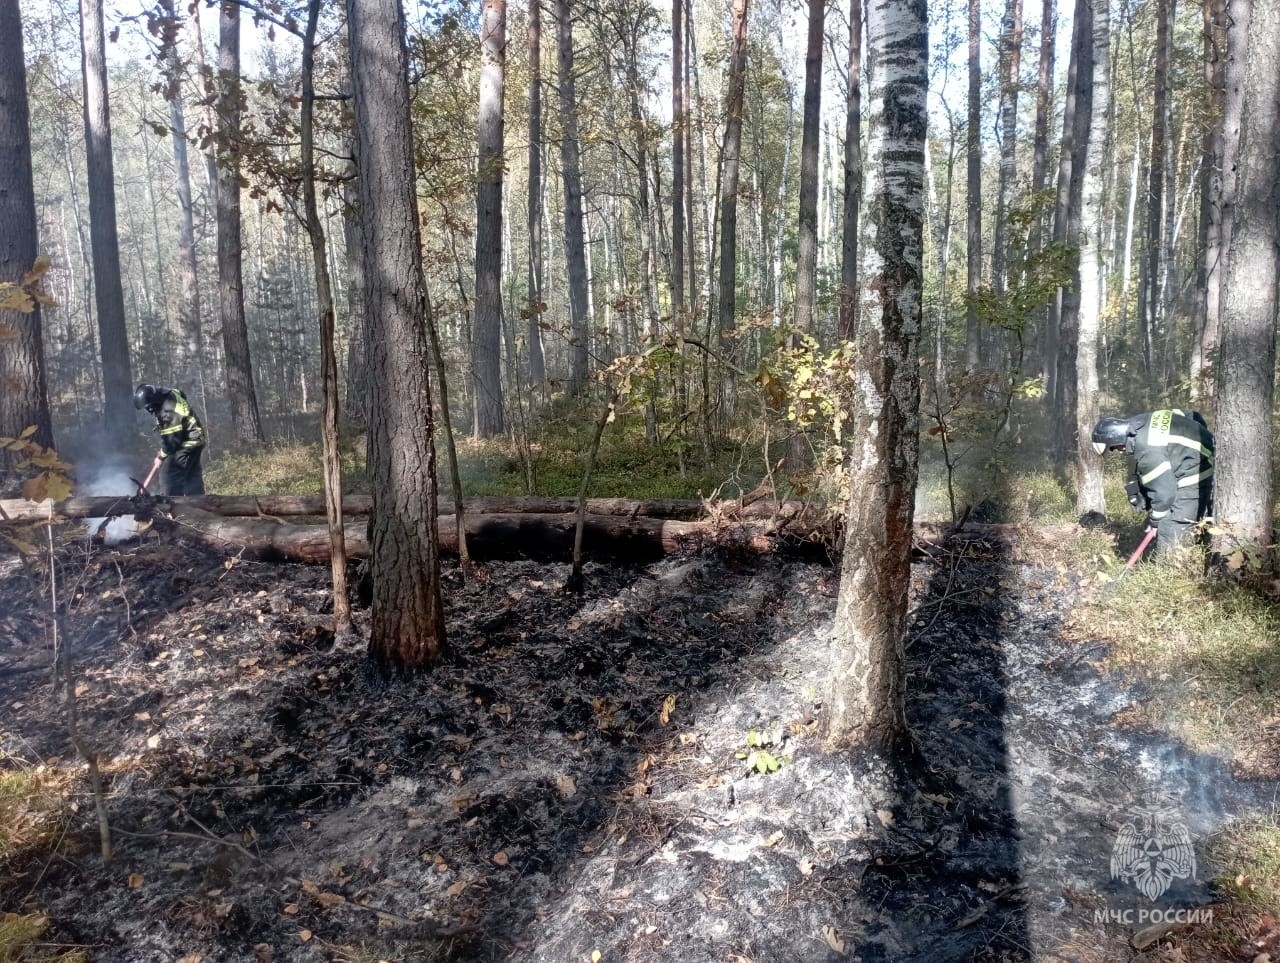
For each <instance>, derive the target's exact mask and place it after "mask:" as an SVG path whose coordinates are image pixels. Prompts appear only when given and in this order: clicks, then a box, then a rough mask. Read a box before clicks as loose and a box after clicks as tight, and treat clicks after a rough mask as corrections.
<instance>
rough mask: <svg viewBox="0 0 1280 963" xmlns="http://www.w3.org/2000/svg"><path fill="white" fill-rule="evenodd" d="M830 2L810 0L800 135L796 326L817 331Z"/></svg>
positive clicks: (800, 328) (804, 329) (802, 329)
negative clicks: (822, 135)
mask: <svg viewBox="0 0 1280 963" xmlns="http://www.w3.org/2000/svg"><path fill="white" fill-rule="evenodd" d="M825 13H826V0H809V37H808V43H807V44H806V47H805V56H804V107H803V112H802V114H801V118H802V119H801V122H800V123H801V134H800V217H799V232H798V234H797V237H796V308H795V312H796V313H795V325H796V327H797V328H798V329H799V330H801V331H806V332H808V331H812V330H813V301H814V297H815V296H816V291H817V273H818V141H819V131H818V124H819V122H820V121H821V118H822V36H823V28H824V18H825Z"/></svg>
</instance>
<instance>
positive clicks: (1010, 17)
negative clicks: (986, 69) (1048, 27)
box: [991, 0, 1022, 293]
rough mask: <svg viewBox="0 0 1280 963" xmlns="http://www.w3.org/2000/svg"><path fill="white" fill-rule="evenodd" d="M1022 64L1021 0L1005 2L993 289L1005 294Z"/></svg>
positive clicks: (992, 263)
mask: <svg viewBox="0 0 1280 963" xmlns="http://www.w3.org/2000/svg"><path fill="white" fill-rule="evenodd" d="M1021 64H1022V0H1006V2H1005V8H1004V18H1003V19H1002V20H1001V22H1000V179H999V182H998V184H997V187H996V223H995V228H994V230H995V233H994V236H993V237H992V241H991V286H992V288H993V289H994V290H995V291H996V292H997V293H999V292H1003V291H1004V288H1005V283H1006V280H1007V278H1006V277H1005V273H1006V271H1007V269H1008V268H1007V265H1008V263H1009V251H1008V247H1009V203H1010V201H1009V195H1010V193H1011V192H1012V191H1013V179H1014V176H1015V175H1016V174H1017V166H1016V161H1017V145H1018V141H1017V137H1018V72H1019V69H1020V67H1021Z"/></svg>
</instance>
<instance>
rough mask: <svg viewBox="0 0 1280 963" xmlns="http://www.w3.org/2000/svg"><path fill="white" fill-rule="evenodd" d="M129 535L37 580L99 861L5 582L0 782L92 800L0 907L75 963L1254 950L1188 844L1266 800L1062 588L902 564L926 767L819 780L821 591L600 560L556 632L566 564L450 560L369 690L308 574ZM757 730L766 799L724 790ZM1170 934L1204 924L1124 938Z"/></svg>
mask: <svg viewBox="0 0 1280 963" xmlns="http://www.w3.org/2000/svg"><path fill="white" fill-rule="evenodd" d="M151 538H152V539H153V540H150V541H146V542H144V543H143V544H141V545H136V546H133V547H129V548H126V549H106V548H98V547H95V548H92V549H90V548H89V547H88V546H87V545H86V544H85V543H84V541H83V540H82V541H80V542H78V543H76V544H75V545H74V546H72V547H69V548H67V549H66V550H65V551H64V553H63V555H62V557H61V561H60V565H59V574H60V586H61V592H62V597H63V598H64V599H66V600H68V601H67V603H66V604H67V615H66V618H65V620H64V644H66V645H67V646H68V651H70V652H71V653H72V654H73V656H74V661H75V663H76V667H77V669H76V671H77V672H78V674H79V679H80V681H79V684H78V687H77V689H78V692H79V696H78V699H77V705H78V709H79V713H80V716H81V727H82V730H83V732H84V733H85V734H86V737H87V738H88V740H89V741H90V742H91V743H92V744H93V745H94V746H95V747H96V748H97V750H98V751H99V752H100V753H101V758H102V760H103V767H104V774H105V778H106V781H107V786H108V800H107V804H108V810H109V816H110V821H111V825H112V828H113V830H114V840H115V857H114V859H113V861H112V862H111V863H110V864H109V865H107V866H104V865H103V863H102V860H101V857H100V854H99V851H98V840H97V832H96V821H95V818H94V815H93V803H92V799H91V797H90V795H89V793H88V788H87V781H86V780H85V779H84V778H83V772H84V767H83V766H82V765H81V764H80V763H79V762H78V761H77V760H76V759H75V755H74V752H73V750H72V749H71V747H70V744H69V741H68V737H67V735H66V727H65V723H64V721H63V720H64V718H65V705H64V700H62V699H61V698H59V697H58V696H57V694H56V693H55V691H54V688H53V686H52V682H51V672H50V669H49V665H50V661H51V651H50V639H51V633H50V626H49V620H48V618H47V617H46V616H45V614H44V613H45V612H46V610H47V608H48V602H47V600H46V598H45V597H44V595H43V590H42V583H41V582H40V580H39V578H38V576H37V575H36V574H35V573H34V572H29V571H27V570H24V569H22V568H21V567H20V566H18V565H17V564H16V563H15V562H8V563H3V565H4V567H3V573H4V575H3V581H2V582H0V584H3V602H2V603H0V740H2V743H0V748H3V754H0V765H3V766H5V767H8V768H28V767H36V766H43V767H44V769H43V771H44V772H48V773H52V772H56V771H58V770H60V769H63V768H66V767H71V768H72V769H73V770H74V771H76V772H78V773H80V776H79V777H78V779H77V780H76V781H75V791H74V792H73V793H72V794H71V795H70V796H69V797H68V800H67V807H66V809H65V811H64V812H62V813H61V814H60V817H59V825H58V829H57V832H56V834H55V835H54V836H53V837H51V839H50V840H49V841H47V842H46V844H44V845H41V846H40V847H38V848H35V847H33V848H32V849H31V850H29V851H23V852H18V853H14V854H11V855H10V857H9V859H8V860H7V861H6V863H5V864H4V866H3V870H2V872H0V885H2V886H3V889H0V911H8V910H23V911H36V910H39V911H42V912H45V913H47V914H48V915H49V916H50V918H51V919H52V921H53V924H52V929H51V931H50V939H51V941H52V942H53V943H56V944H59V945H63V946H76V947H80V948H82V949H83V951H84V952H85V953H86V955H87V957H88V958H89V959H91V960H95V961H120V963H142V961H173V960H183V961H187V963H195V961H203V963H214V961H242V960H243V961H258V960H274V961H319V960H350V961H365V960H368V961H373V960H449V961H471V960H474V961H491V960H513V961H521V963H533V961H546V963H569V961H587V960H592V959H595V958H596V956H595V954H596V953H598V954H599V957H598V958H599V959H601V960H603V961H649V960H664V961H665V960H672V961H682V963H703V961H707V963H711V961H716V963H727V961H736V963H767V961H776V963H784V961H805V963H808V961H828V960H829V961H837V960H851V959H858V960H863V961H868V963H870V961H878V960H886V961H894V960H922V961H925V960H927V961H935V960H936V961H949V960H957V961H959V960H1030V959H1036V960H1079V961H1095V960H1099V961H1100V960H1133V959H1143V960H1170V961H1173V960H1195V959H1203V960H1210V959H1213V960H1217V959H1222V960H1234V959H1243V960H1252V959H1254V957H1255V956H1256V955H1257V954H1258V953H1259V952H1260V947H1261V948H1269V946H1268V944H1267V942H1266V941H1268V940H1272V939H1280V933H1278V932H1277V931H1274V930H1273V929H1269V928H1268V927H1270V926H1271V923H1270V921H1269V918H1268V917H1266V916H1265V915H1263V916H1261V917H1257V916H1254V917H1247V918H1245V917H1240V916H1239V915H1238V914H1236V913H1235V912H1234V911H1232V910H1231V909H1230V908H1229V907H1227V906H1225V905H1223V904H1222V903H1221V902H1219V901H1218V896H1217V894H1216V893H1215V891H1214V888H1213V886H1212V884H1211V882H1210V881H1211V880H1212V878H1213V876H1214V874H1215V872H1216V867H1214V866H1213V865H1212V864H1210V862H1209V860H1208V857H1207V855H1206V849H1205V843H1206V841H1207V840H1208V838H1209V837H1210V836H1211V835H1212V834H1213V833H1215V832H1217V831H1218V830H1219V829H1220V828H1221V827H1222V826H1223V825H1224V824H1226V823H1227V822H1229V821H1230V820H1231V819H1233V818H1236V817H1240V816H1247V815H1251V814H1257V813H1266V812H1270V811H1272V808H1273V807H1274V806H1275V805H1276V799H1277V795H1276V794H1277V784H1276V783H1274V782H1266V781H1262V780H1255V781H1248V780H1242V779H1238V778H1237V777H1236V776H1235V775H1233V773H1232V769H1231V766H1230V764H1229V762H1228V761H1226V760H1224V759H1220V758H1217V757H1215V756H1209V755H1203V754H1197V753H1195V752H1192V751H1190V750H1189V749H1187V748H1186V747H1184V746H1182V745H1180V744H1178V743H1177V742H1176V741H1173V740H1171V739H1169V738H1168V737H1166V736H1164V735H1162V734H1161V733H1158V732H1152V731H1147V730H1142V729H1137V728H1134V727H1133V725H1132V724H1131V723H1128V722H1126V719H1127V718H1132V717H1133V716H1134V715H1135V713H1133V712H1131V711H1128V710H1130V709H1131V707H1133V706H1135V705H1138V704H1141V702H1142V701H1143V700H1144V699H1147V698H1150V693H1149V692H1147V691H1146V690H1145V689H1144V687H1143V686H1142V685H1141V684H1140V683H1138V682H1135V681H1132V680H1127V679H1125V678H1122V677H1120V676H1117V675H1114V674H1109V672H1108V670H1106V668H1105V667H1104V665H1103V660H1104V658H1105V656H1106V651H1105V648H1104V647H1103V646H1102V645H1100V644H1097V643H1094V642H1091V641H1090V640H1088V639H1083V640H1081V639H1075V638H1068V637H1067V633H1064V632H1063V631H1061V626H1062V624H1063V621H1064V617H1065V615H1066V613H1067V612H1068V611H1069V609H1070V607H1071V606H1072V605H1074V604H1076V603H1077V600H1078V599H1079V598H1081V597H1082V594H1083V593H1086V592H1091V591H1094V589H1092V588H1090V587H1089V584H1088V579H1087V578H1086V577H1085V576H1084V575H1080V574H1076V573H1073V572H1071V571H1069V570H1067V569H1066V568H1065V567H1063V566H1061V565H1058V566H1054V565H1053V564H1052V563H1050V562H1047V561H1045V560H1043V559H1041V560H1039V561H1037V560H1034V559H1031V558H1028V557H1026V556H1020V555H1018V554H1017V553H1015V552H1011V551H1010V550H1009V549H1007V548H1005V547H1002V546H1000V545H998V544H994V543H987V542H983V541H981V540H970V541H967V542H963V543H955V544H953V545H951V546H950V547H948V548H947V549H934V550H932V555H931V557H926V558H924V559H922V560H921V561H920V562H919V563H917V564H916V565H915V566H914V571H913V586H912V592H913V627H912V632H911V637H910V640H909V643H908V648H907V658H908V662H909V673H910V676H909V700H910V702H909V718H910V723H911V727H912V731H913V733H914V735H915V738H916V740H917V743H918V748H919V751H918V754H917V756H916V757H915V758H914V759H913V760H911V761H909V762H907V763H898V762H895V763H893V764H886V763H884V762H882V761H879V760H876V759H874V758H869V757H864V756H859V755H843V756H834V757H832V756H824V755H823V754H821V753H820V752H819V750H818V746H817V736H816V724H815V722H814V720H815V718H816V716H817V715H818V714H820V712H821V706H820V705H817V704H816V703H815V699H816V694H815V693H816V692H818V691H819V689H820V685H821V680H822V665H823V663H824V659H825V657H826V653H827V648H828V640H829V638H830V628H831V617H832V612H833V609H834V602H835V593H836V587H837V582H838V571H837V570H835V569H833V568H831V567H825V566H822V565H817V564H809V563H801V562H794V561H781V560H778V559H764V560H755V559H740V558H732V557H725V556H723V555H706V556H691V557H685V558H672V559H667V560H664V561H661V562H658V563H655V564H651V565H645V566H604V565H588V567H587V573H586V574H587V578H586V589H585V593H584V595H583V597H582V598H580V599H579V598H576V597H571V596H565V595H563V594H561V592H560V591H559V588H560V586H561V584H562V583H563V582H564V580H565V578H566V576H567V574H568V567H567V566H565V565H561V564H555V563H547V562H540V561H532V560H516V561H503V562H493V563H491V564H488V565H487V566H486V567H485V568H484V570H483V573H482V576H481V577H479V578H471V579H469V580H467V581H466V583H465V584H464V582H463V579H462V577H461V574H460V573H459V571H458V570H457V569H456V568H455V567H452V566H451V565H450V566H447V568H446V573H445V581H446V592H447V596H446V597H447V615H448V624H449V632H450V638H451V643H452V646H453V654H452V656H451V658H450V659H449V660H448V661H447V662H446V663H445V664H443V665H441V666H440V667H438V668H437V669H436V670H435V671H434V672H433V673H431V674H428V675H423V676H419V677H416V678H411V679H386V678H384V677H382V676H380V675H378V674H377V673H375V672H373V671H371V670H370V668H369V666H368V664H367V662H366V658H365V655H364V652H363V649H362V648H361V647H360V646H359V645H358V644H357V645H342V644H335V642H334V639H333V635H332V632H331V631H330V629H329V626H328V624H327V618H326V612H327V611H329V610H330V609H331V599H330V597H329V594H328V588H327V569H325V568H321V567H306V566H291V565H276V564H266V563H255V562H250V561H245V560H230V559H228V558H227V557H226V556H223V555H219V554H216V553H211V552H210V551H209V550H207V549H205V548H202V547H199V546H195V545H188V544H183V543H181V542H174V541H172V540H161V539H159V538H158V537H155V536H151ZM1087 574H1090V575H1091V574H1092V573H1087ZM360 617H361V618H362V617H363V614H360ZM359 627H360V626H359V625H358V628H359ZM749 733H754V734H756V737H758V738H755V741H756V742H764V743H765V745H764V746H763V748H764V750H765V751H766V752H767V753H768V754H769V756H770V757H772V758H773V759H776V760H777V761H779V762H780V763H781V765H780V767H779V768H778V769H777V770H776V771H773V772H768V773H761V772H757V771H755V770H754V769H749V768H748V761H749V760H747V759H746V758H744V756H745V755H746V754H747V753H749V752H750V750H751V748H752V747H751V746H749V745H748V741H749ZM750 761H755V760H750ZM766 762H767V760H766ZM764 768H768V766H767V765H765V766H764ZM1146 792H1157V793H1160V794H1161V795H1162V798H1163V801H1164V802H1163V804H1164V805H1165V806H1166V807H1169V808H1170V809H1171V810H1172V811H1173V812H1174V813H1175V814H1176V818H1177V819H1180V820H1181V821H1182V822H1183V823H1184V824H1185V825H1186V826H1187V827H1188V829H1189V830H1190V832H1191V833H1192V834H1193V836H1194V837H1195V840H1196V842H1195V849H1196V854H1197V864H1196V872H1195V874H1194V876H1192V877H1191V878H1189V879H1179V880H1176V881H1175V882H1174V884H1173V886H1172V888H1171V889H1169V891H1168V892H1166V893H1164V894H1162V895H1161V896H1160V898H1159V899H1157V900H1156V901H1154V902H1152V901H1150V900H1148V899H1147V898H1146V897H1145V896H1143V895H1141V894H1140V893H1139V892H1138V891H1137V889H1136V888H1135V887H1134V886H1133V885H1132V884H1131V883H1126V882H1123V881H1119V880H1113V879H1112V878H1111V871H1110V860H1111V854H1112V848H1113V845H1114V843H1115V841H1116V836H1117V832H1118V830H1119V829H1120V826H1121V824H1122V823H1123V822H1125V821H1127V820H1128V818H1129V817H1128V816H1127V815H1126V813H1128V812H1129V810H1130V809H1132V808H1133V807H1134V806H1136V805H1139V804H1140V803H1141V802H1142V801H1143V794H1144V793H1146ZM1177 909H1183V910H1196V909H1200V910H1201V911H1202V914H1201V916H1200V917H1199V919H1200V922H1198V923H1196V924H1194V925H1183V926H1177V927H1174V928H1172V929H1167V930H1161V929H1157V930H1156V931H1154V932H1152V931H1146V932H1140V931H1144V930H1146V929H1147V926H1148V924H1149V922H1150V912H1151V910H1161V911H1165V910H1177ZM1126 910H1130V911H1132V912H1131V913H1130V914H1129V919H1130V921H1129V922H1128V923H1126V922H1125V921H1124V920H1125V911H1126ZM1210 912H1213V913H1214V914H1215V922H1214V923H1213V924H1209V923H1207V922H1205V920H1206V919H1207V914H1208V913H1210ZM1140 914H1141V915H1140ZM1101 920H1105V922H1103V921H1101ZM1135 936H1136V937H1137V938H1136V942H1137V943H1138V944H1139V947H1140V948H1141V950H1142V952H1139V949H1138V948H1135V946H1134V943H1135ZM1157 937H1159V938H1157ZM1250 940H1261V941H1262V942H1260V943H1250ZM1273 952H1274V951H1273Z"/></svg>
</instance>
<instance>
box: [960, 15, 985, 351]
mask: <svg viewBox="0 0 1280 963" xmlns="http://www.w3.org/2000/svg"><path fill="white" fill-rule="evenodd" d="M981 41H982V9H981V2H980V0H969V123H968V125H967V127H966V130H965V157H966V166H965V198H966V205H967V207H966V219H965V291H966V294H967V301H968V306H967V309H966V311H965V328H964V330H965V365H966V366H967V367H968V369H969V370H970V371H976V370H977V369H978V368H979V366H981V364H982V332H981V330H980V329H979V327H978V309H977V299H976V295H977V293H978V288H979V286H981V284H982V55H981Z"/></svg>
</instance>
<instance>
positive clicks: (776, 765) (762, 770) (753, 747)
mask: <svg viewBox="0 0 1280 963" xmlns="http://www.w3.org/2000/svg"><path fill="white" fill-rule="evenodd" d="M773 745H775V739H774V736H773V734H772V733H770V732H756V731H755V730H754V729H752V730H750V731H749V732H748V733H747V748H746V749H740V750H738V751H737V752H735V753H734V758H735V759H743V760H745V761H746V766H747V771H748V772H754V773H759V774H760V775H762V776H767V775H768V774H769V773H771V772H777V771H778V770H779V769H781V768H782V760H781V759H779V758H778V757H777V756H775V755H774V754H773V753H772V752H770V751H769V748H768V747H770V746H773Z"/></svg>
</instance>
